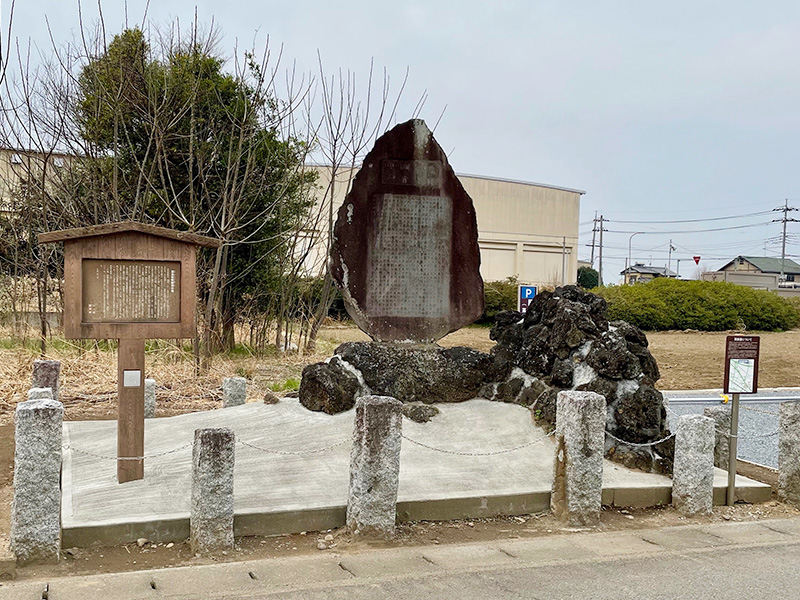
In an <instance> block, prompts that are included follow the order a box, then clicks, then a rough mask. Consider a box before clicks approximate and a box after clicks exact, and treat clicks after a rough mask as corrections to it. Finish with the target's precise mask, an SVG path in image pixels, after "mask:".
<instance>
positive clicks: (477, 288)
mask: <svg viewBox="0 0 800 600" xmlns="http://www.w3.org/2000/svg"><path fill="white" fill-rule="evenodd" d="M331 272H332V274H333V278H334V280H335V281H336V283H337V285H338V286H339V289H341V291H342V295H343V296H344V301H345V305H346V307H347V312H348V313H349V314H350V316H351V317H352V319H353V320H354V321H355V322H356V324H357V325H358V326H359V327H360V328H361V329H362V330H364V331H365V332H366V333H367V334H368V335H369V336H370V337H372V338H373V339H375V340H380V341H409V342H434V341H436V340H438V339H440V338H442V337H444V336H445V335H447V334H448V333H450V332H451V331H455V330H457V329H460V328H461V327H464V326H465V325H469V324H470V323H472V322H473V321H475V319H477V318H478V317H479V316H480V315H481V313H482V312H483V280H482V279H481V275H480V252H479V250H478V225H477V222H476V220H475V208H474V207H473V205H472V199H471V198H470V197H469V195H468V194H467V192H466V191H465V190H464V188H463V187H462V185H461V182H460V181H459V180H458V178H457V177H456V175H455V173H454V172H453V169H452V168H451V167H450V164H449V163H448V161H447V156H446V155H445V153H444V151H443V150H442V148H441V147H440V146H439V144H438V143H437V142H436V140H435V139H434V138H433V135H432V134H431V131H430V130H429V129H428V127H427V126H426V125H425V122H424V121H422V120H419V119H413V120H411V121H408V122H406V123H402V124H401V125H397V126H396V127H394V128H393V129H392V130H390V131H388V132H387V133H385V134H384V135H383V136H381V137H380V138H379V139H378V140H377V141H376V142H375V147H374V148H373V149H372V151H371V152H370V153H369V154H367V156H366V158H365V159H364V163H363V165H362V167H361V170H360V171H359V172H358V174H357V175H356V178H355V180H354V182H353V187H352V189H351V190H350V192H349V193H348V194H347V197H346V198H345V201H344V204H342V206H341V208H340V209H339V213H338V217H337V221H336V225H335V228H334V240H333V246H332V248H331Z"/></svg>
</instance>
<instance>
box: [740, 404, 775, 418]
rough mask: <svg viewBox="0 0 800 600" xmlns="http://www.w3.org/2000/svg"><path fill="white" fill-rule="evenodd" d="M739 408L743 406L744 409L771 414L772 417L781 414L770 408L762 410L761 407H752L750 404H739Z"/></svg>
mask: <svg viewBox="0 0 800 600" xmlns="http://www.w3.org/2000/svg"><path fill="white" fill-rule="evenodd" d="M739 408H743V409H745V410H749V411H752V412H756V413H761V414H762V415H771V416H773V417H780V416H781V414H780V413H776V412H774V411H771V410H764V409H762V408H753V407H751V406H742V405H741V404H740V405H739Z"/></svg>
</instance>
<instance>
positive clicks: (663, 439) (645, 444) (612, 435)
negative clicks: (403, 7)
mask: <svg viewBox="0 0 800 600" xmlns="http://www.w3.org/2000/svg"><path fill="white" fill-rule="evenodd" d="M676 433H677V432H675V431H673V432H672V433H670V434H669V435H668V436H667V437H663V438H661V439H660V440H656V441H655V442H645V443H642V444H639V443H636V442H629V441H627V440H623V439H620V438H618V437H617V436H615V435H614V434H613V433H611V432H610V431H608V430H606V435H607V436H608V437H610V438H611V439H612V440H616V441H618V442H620V443H621V444H625V445H626V446H633V447H634V448H647V447H650V446H655V445H656V444H661V443H663V442H666V441H667V440H668V439H670V438H673V437H675V434H676Z"/></svg>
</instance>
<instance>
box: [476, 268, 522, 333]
mask: <svg viewBox="0 0 800 600" xmlns="http://www.w3.org/2000/svg"><path fill="white" fill-rule="evenodd" d="M518 285H519V280H518V279H517V278H516V277H507V278H505V279H503V280H502V281H487V282H486V283H484V284H483V316H481V318H480V319H479V322H487V321H488V322H492V321H494V317H495V315H497V314H498V313H501V312H503V311H504V310H517V289H518V288H517V286H518Z"/></svg>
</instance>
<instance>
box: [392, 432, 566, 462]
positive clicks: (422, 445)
mask: <svg viewBox="0 0 800 600" xmlns="http://www.w3.org/2000/svg"><path fill="white" fill-rule="evenodd" d="M554 434H555V430H553V431H551V432H550V433H548V434H547V435H544V436H542V437H540V438H536V439H535V440H531V441H530V442H526V443H524V444H521V445H519V446H515V447H514V448H508V449H506V450H494V451H492V452H458V451H456V450H445V449H444V448H436V447H435V446H429V445H428V444H424V443H422V442H419V441H417V440H415V439H412V438H410V437H408V436H407V435H403V436H402V438H403V439H404V440H406V441H408V442H411V443H412V444H416V445H417V446H421V447H423V448H426V449H428V450H434V451H436V452H441V453H442V454H453V455H455V456H496V455H498V454H507V453H509V452H516V451H517V450H522V449H523V448H527V447H528V446H533V445H534V444H538V443H539V442H541V441H542V440H546V439H547V438H549V437H550V436H552V435H554Z"/></svg>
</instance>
